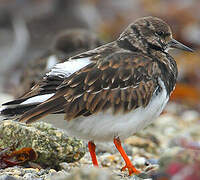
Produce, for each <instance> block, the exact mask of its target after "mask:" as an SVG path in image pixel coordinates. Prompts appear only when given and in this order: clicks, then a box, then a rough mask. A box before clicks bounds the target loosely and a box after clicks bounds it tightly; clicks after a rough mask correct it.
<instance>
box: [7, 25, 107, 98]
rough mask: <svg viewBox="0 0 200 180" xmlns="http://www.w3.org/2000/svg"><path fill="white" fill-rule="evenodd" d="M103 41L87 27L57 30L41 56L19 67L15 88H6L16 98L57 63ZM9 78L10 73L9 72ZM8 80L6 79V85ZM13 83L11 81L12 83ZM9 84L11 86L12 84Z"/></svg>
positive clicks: (92, 47)
mask: <svg viewBox="0 0 200 180" xmlns="http://www.w3.org/2000/svg"><path fill="white" fill-rule="evenodd" d="M102 44H103V42H102V41H101V40H100V39H99V38H98V37H97V35H96V34H95V33H93V32H91V31H90V30H87V29H80V28H75V29H66V30H62V31H60V32H58V33H57V34H56V35H55V37H54V38H53V40H52V45H51V47H50V48H49V49H48V50H47V51H46V52H44V53H43V55H42V56H40V57H38V58H36V59H33V60H31V61H29V62H28V63H27V64H26V65H25V66H24V67H22V68H23V69H22V68H21V65H20V69H22V70H21V73H20V75H19V78H18V79H19V80H18V81H19V82H18V84H17V85H16V88H12V90H10V89H11V88H6V89H7V90H9V91H11V92H12V93H11V94H13V95H14V96H15V97H16V98H18V97H20V96H23V95H24V94H25V93H27V92H28V91H29V90H30V89H31V88H32V87H33V86H34V85H35V84H36V83H37V82H38V81H39V80H41V79H42V78H43V76H44V75H45V74H46V73H47V72H48V71H49V70H50V69H51V68H53V66H54V65H55V64H57V63H61V62H64V61H65V60H66V59H68V58H69V57H71V56H74V55H76V54H80V53H82V52H85V51H88V50H90V49H94V48H96V47H98V46H101V45H102ZM12 71H13V70H12ZM9 74H10V75H9V79H10V78H11V77H10V76H11V74H13V73H10V72H9ZM7 82H9V81H7V80H6V84H7V86H8V83H7ZM12 84H13V83H12ZM12 84H11V85H10V86H11V87H13V85H12Z"/></svg>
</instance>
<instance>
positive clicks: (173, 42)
mask: <svg viewBox="0 0 200 180" xmlns="http://www.w3.org/2000/svg"><path fill="white" fill-rule="evenodd" d="M169 47H171V48H176V49H181V50H184V51H189V52H194V50H192V49H191V48H189V47H187V46H185V45H184V44H182V43H180V42H178V41H177V40H175V39H172V40H171V41H170V42H169Z"/></svg>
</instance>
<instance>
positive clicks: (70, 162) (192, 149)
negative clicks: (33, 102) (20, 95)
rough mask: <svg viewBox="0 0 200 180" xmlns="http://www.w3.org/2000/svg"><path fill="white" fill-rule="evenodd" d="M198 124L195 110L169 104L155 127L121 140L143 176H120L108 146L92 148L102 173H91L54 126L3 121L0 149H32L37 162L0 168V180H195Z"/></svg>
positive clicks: (86, 159)
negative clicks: (143, 173) (187, 178)
mask: <svg viewBox="0 0 200 180" xmlns="http://www.w3.org/2000/svg"><path fill="white" fill-rule="evenodd" d="M4 98H5V96H4ZM62 123H65V122H64V121H63V122H62ZM199 123H200V114H199V113H198V112H197V111H195V110H192V109H191V108H190V107H189V106H187V105H181V104H177V103H174V102H171V103H169V104H168V106H167V107H166V109H165V112H164V113H163V114H162V115H161V116H160V117H159V118H158V119H157V120H156V121H155V122H154V124H152V125H150V126H149V127H148V128H146V129H145V130H143V131H141V132H139V133H138V134H136V135H134V136H131V137H129V138H128V139H126V140H125V142H124V144H123V146H124V148H125V150H126V152H127V154H128V155H129V157H130V159H131V161H132V162H133V163H134V164H135V165H136V167H137V168H138V169H140V170H142V171H143V172H145V173H146V174H147V175H148V176H144V175H143V176H142V177H137V176H131V177H129V176H128V172H126V171H125V172H121V171H120V169H121V167H122V166H123V165H124V162H123V160H122V158H121V156H120V154H119V153H118V152H117V151H116V150H115V147H114V146H113V145H112V143H110V144H108V143H106V144H97V158H98V161H99V164H100V167H101V168H99V169H96V168H92V163H91V159H90V156H89V153H88V151H87V150H86V149H85V147H86V143H85V142H82V141H79V140H77V139H74V138H71V137H68V136H67V135H66V134H65V132H64V131H62V130H60V129H57V128H55V127H54V126H53V125H50V124H46V123H43V122H39V123H35V124H32V125H27V126H26V125H24V124H19V123H16V122H13V121H2V122H1V124H0V135H1V139H0V147H1V149H4V148H6V147H9V146H10V145H12V143H14V142H16V141H19V142H20V143H19V146H18V147H17V149H20V148H22V147H32V148H33V149H34V150H35V151H36V152H37V154H38V157H37V160H35V161H28V162H27V163H25V164H22V165H19V166H14V167H8V168H5V169H1V170H0V180H8V179H10V180H31V179H33V180H54V179H60V180H64V179H77V180H78V179H84V180H86V179H101V180H103V179H160V180H161V179H163V178H165V179H172V178H174V179H175V180H176V179H178V177H179V176H180V175H181V177H182V176H184V177H188V176H189V177H192V179H194V180H195V179H200V174H199V171H198V170H199V169H200V167H199V162H200V158H199V157H198V152H199V150H200V144H199V137H200V126H199ZM63 126H64V124H63ZM85 150H86V151H85ZM0 156H1V154H0ZM81 157H82V158H81ZM80 158H81V159H80ZM79 159H80V160H79ZM0 163H2V161H1V160H0ZM44 167H45V168H44ZM183 172H184V173H183ZM182 179H184V178H182Z"/></svg>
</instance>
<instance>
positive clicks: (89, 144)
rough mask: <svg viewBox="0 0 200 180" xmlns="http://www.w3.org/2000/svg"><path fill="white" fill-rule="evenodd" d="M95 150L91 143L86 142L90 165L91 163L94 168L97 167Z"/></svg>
mask: <svg viewBox="0 0 200 180" xmlns="http://www.w3.org/2000/svg"><path fill="white" fill-rule="evenodd" d="M95 148H96V146H95V144H94V143H93V142H92V141H89V142H88V149H89V152H90V156H91V158H92V163H93V165H94V166H99V165H98V162H97V157H96V153H95Z"/></svg>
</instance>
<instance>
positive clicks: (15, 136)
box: [0, 120, 85, 168]
mask: <svg viewBox="0 0 200 180" xmlns="http://www.w3.org/2000/svg"><path fill="white" fill-rule="evenodd" d="M0 137H1V138H0V147H1V148H7V147H9V146H11V145H13V144H14V143H17V144H18V147H17V149H20V148H23V147H32V148H33V149H34V150H35V151H36V152H37V154H38V159H37V160H36V161H35V162H36V163H38V164H39V165H41V166H42V167H54V168H56V167H58V165H59V163H61V162H68V163H70V162H74V161H78V160H79V159H81V158H82V157H83V156H84V154H85V145H84V143H83V142H82V141H80V140H77V139H75V138H72V137H69V136H67V135H66V134H65V133H64V131H62V130H58V129H56V128H54V127H53V126H52V125H50V124H47V123H44V122H37V123H33V124H30V125H26V124H24V123H18V122H15V121H11V120H6V121H2V122H1V123H0Z"/></svg>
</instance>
